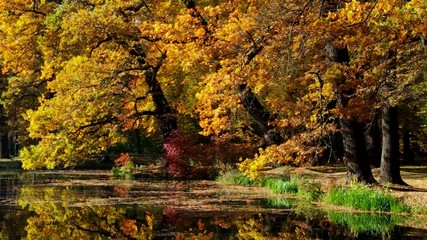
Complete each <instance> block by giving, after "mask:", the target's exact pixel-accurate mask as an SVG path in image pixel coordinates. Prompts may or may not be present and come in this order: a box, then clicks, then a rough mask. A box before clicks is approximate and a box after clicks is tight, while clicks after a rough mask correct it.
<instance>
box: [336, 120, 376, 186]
mask: <svg viewBox="0 0 427 240" xmlns="http://www.w3.org/2000/svg"><path fill="white" fill-rule="evenodd" d="M340 125H341V133H342V136H343V145H344V162H345V163H346V164H347V184H349V183H351V182H353V181H356V182H359V183H364V184H373V183H376V181H375V179H374V177H373V176H372V171H371V168H370V165H369V160H368V158H367V156H368V154H367V151H366V144H365V135H364V131H363V125H364V124H361V123H359V122H357V121H356V120H354V119H345V118H342V119H340Z"/></svg>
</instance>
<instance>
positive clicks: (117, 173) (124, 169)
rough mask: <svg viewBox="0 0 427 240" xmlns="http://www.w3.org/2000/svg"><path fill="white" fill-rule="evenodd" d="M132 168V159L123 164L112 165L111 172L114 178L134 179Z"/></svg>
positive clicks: (133, 165) (133, 168) (133, 167)
mask: <svg viewBox="0 0 427 240" xmlns="http://www.w3.org/2000/svg"><path fill="white" fill-rule="evenodd" d="M134 170H135V164H134V163H133V162H132V161H129V162H127V163H126V164H125V165H124V166H116V167H113V168H112V169H111V172H112V174H113V177H114V178H118V179H126V180H132V179H134V175H133V171H134Z"/></svg>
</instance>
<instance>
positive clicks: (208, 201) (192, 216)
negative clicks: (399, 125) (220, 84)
mask: <svg viewBox="0 0 427 240" xmlns="http://www.w3.org/2000/svg"><path fill="white" fill-rule="evenodd" d="M412 222H418V224H420V223H421V224H422V223H423V222H424V223H425V219H418V218H415V219H414V218H410V217H408V216H398V215H389V214H374V213H348V212H339V211H326V210H322V209H319V208H316V207H312V206H310V205H308V204H305V203H304V202H303V201H301V200H297V199H292V198H284V196H282V195H274V194H272V193H271V192H269V191H268V190H264V189H261V188H250V187H241V186H233V185H228V184H223V183H218V182H215V181H207V180H200V181H173V180H166V179H152V178H151V179H150V178H148V179H140V180H114V179H112V178H111V174H110V172H109V171H101V170H87V171H79V170H73V171H37V172H21V171H15V172H0V239H343V238H345V239H427V230H425V228H417V227H414V226H417V224H412V225H411V223H412Z"/></svg>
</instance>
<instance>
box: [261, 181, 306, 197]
mask: <svg viewBox="0 0 427 240" xmlns="http://www.w3.org/2000/svg"><path fill="white" fill-rule="evenodd" d="M262 186H263V187H265V188H268V189H270V190H271V191H272V192H274V193H279V194H280V193H293V194H296V193H298V181H297V180H296V179H290V180H287V179H279V178H265V179H264V180H263V181H262Z"/></svg>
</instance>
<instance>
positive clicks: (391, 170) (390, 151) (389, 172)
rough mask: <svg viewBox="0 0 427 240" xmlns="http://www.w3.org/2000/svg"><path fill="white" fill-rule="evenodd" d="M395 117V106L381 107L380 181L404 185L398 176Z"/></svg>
mask: <svg viewBox="0 0 427 240" xmlns="http://www.w3.org/2000/svg"><path fill="white" fill-rule="evenodd" d="M397 117H398V115H397V107H390V106H387V107H384V108H383V116H382V135H383V145H382V146H383V147H382V155H381V168H380V181H381V182H389V183H393V184H404V185H406V183H405V182H404V181H403V180H402V177H401V176H400V164H399V123H398V118H397Z"/></svg>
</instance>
